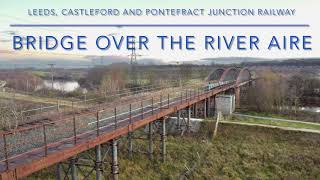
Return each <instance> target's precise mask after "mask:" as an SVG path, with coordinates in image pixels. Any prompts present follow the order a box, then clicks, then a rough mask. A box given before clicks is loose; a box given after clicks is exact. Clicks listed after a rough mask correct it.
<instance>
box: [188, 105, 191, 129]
mask: <svg viewBox="0 0 320 180" xmlns="http://www.w3.org/2000/svg"><path fill="white" fill-rule="evenodd" d="M190 119H191V106H189V107H188V119H187V121H188V122H187V130H188V133H190Z"/></svg>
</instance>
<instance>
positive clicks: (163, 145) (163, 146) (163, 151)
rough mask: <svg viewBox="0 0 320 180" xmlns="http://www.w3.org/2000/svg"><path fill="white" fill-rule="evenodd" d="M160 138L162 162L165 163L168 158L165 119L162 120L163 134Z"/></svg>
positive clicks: (161, 133)
mask: <svg viewBox="0 0 320 180" xmlns="http://www.w3.org/2000/svg"><path fill="white" fill-rule="evenodd" d="M160 137H161V160H162V162H165V160H166V159H165V157H166V119H165V118H163V119H162V120H161V132H160Z"/></svg>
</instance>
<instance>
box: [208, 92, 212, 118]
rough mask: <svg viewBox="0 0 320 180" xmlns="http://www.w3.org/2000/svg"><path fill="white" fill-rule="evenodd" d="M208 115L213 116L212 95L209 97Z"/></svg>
mask: <svg viewBox="0 0 320 180" xmlns="http://www.w3.org/2000/svg"><path fill="white" fill-rule="evenodd" d="M208 117H211V97H209V98H208Z"/></svg>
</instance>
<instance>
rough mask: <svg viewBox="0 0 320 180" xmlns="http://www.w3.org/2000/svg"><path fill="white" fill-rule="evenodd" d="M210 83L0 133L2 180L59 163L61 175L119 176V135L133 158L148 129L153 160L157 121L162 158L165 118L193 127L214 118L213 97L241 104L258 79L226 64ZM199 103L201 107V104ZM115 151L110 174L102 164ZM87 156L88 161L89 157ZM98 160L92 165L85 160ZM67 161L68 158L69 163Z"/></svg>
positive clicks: (164, 143) (164, 145) (57, 174)
mask: <svg viewBox="0 0 320 180" xmlns="http://www.w3.org/2000/svg"><path fill="white" fill-rule="evenodd" d="M207 81H208V82H219V83H220V84H219V85H217V86H215V87H214V88H212V89H208V88H207V86H203V87H196V88H187V89H182V88H181V89H180V90H179V91H177V90H174V91H172V92H168V93H166V94H160V95H157V96H153V97H151V98H150V97H146V98H141V99H140V100H135V101H130V102H127V103H122V104H118V105H114V106H110V105H108V106H107V107H105V106H103V105H101V106H99V107H96V108H95V109H94V111H84V110H82V111H80V112H77V111H75V110H74V109H72V115H71V116H70V115H68V116H65V117H64V116H57V117H56V118H57V119H56V120H55V121H49V122H48V121H44V122H37V123H36V124H35V125H34V126H32V125H29V126H28V127H27V128H26V127H22V128H18V129H15V130H8V131H3V132H0V133H1V134H0V135H1V136H2V138H1V140H0V148H1V151H0V180H8V179H19V178H22V177H26V176H28V175H30V174H32V173H34V172H37V171H39V170H41V169H44V168H47V167H49V166H52V165H56V177H57V179H66V178H67V177H69V178H71V179H73V180H74V179H77V174H78V173H81V167H82V166H85V167H91V168H92V170H91V171H90V172H89V173H87V174H83V176H82V177H83V178H85V179H86V178H87V177H89V175H90V174H91V173H95V176H96V179H97V180H100V179H101V178H102V177H103V176H108V177H110V178H111V179H118V174H119V173H120V171H121V168H119V162H118V148H119V141H120V137H123V136H127V137H128V138H127V143H128V156H129V158H132V156H133V153H134V151H133V142H132V139H133V138H135V137H134V131H135V130H138V129H140V128H143V127H148V133H147V138H146V140H147V141H148V147H147V154H148V157H149V158H150V159H152V158H154V157H153V154H154V147H153V134H154V133H155V130H154V126H156V125H158V132H159V133H160V142H161V143H160V144H161V146H160V152H161V160H162V161H163V162H164V161H165V160H166V119H167V117H168V116H171V115H173V114H176V115H177V128H178V129H182V128H181V126H185V127H186V129H187V132H189V131H190V118H191V117H192V116H194V117H199V116H202V117H207V116H212V115H213V114H214V113H213V108H214V106H215V96H216V95H217V94H221V93H225V92H228V91H231V92H234V93H235V95H236V102H237V104H238V105H240V102H239V101H240V89H241V88H242V87H244V86H250V85H252V82H254V81H255V78H253V77H252V75H251V72H250V71H249V70H248V69H247V68H242V69H239V68H228V69H217V70H215V71H213V72H212V73H211V74H210V75H209V76H208V79H207ZM200 107H201V108H200ZM90 150H94V152H95V157H91V158H87V159H83V158H80V157H79V154H81V153H83V152H85V151H90ZM109 152H111V156H112V157H111V163H110V164H111V166H110V171H111V172H110V173H109V175H105V174H106V172H103V168H102V165H103V164H104V163H105V156H106V155H108V154H109ZM88 159H89V160H88ZM90 159H91V161H92V162H94V163H93V164H88V163H84V162H88V161H90ZM65 162H68V163H67V164H65Z"/></svg>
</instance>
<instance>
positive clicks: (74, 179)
mask: <svg viewBox="0 0 320 180" xmlns="http://www.w3.org/2000/svg"><path fill="white" fill-rule="evenodd" d="M70 165H71V179H72V180H77V179H78V177H77V166H76V158H75V157H72V158H71V159H70Z"/></svg>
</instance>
